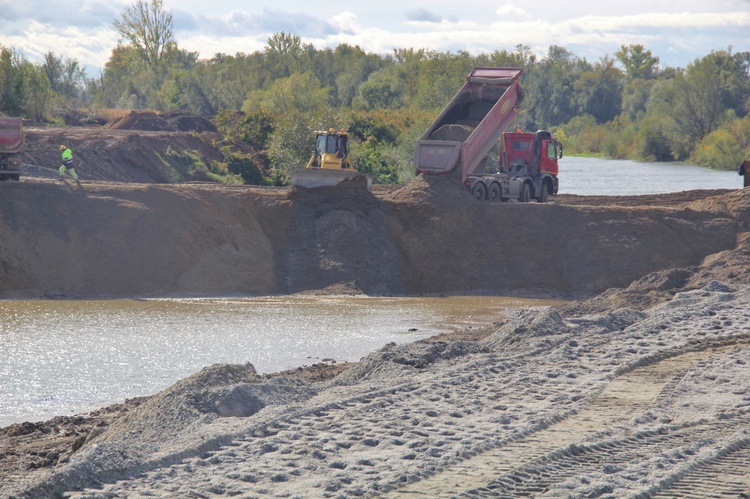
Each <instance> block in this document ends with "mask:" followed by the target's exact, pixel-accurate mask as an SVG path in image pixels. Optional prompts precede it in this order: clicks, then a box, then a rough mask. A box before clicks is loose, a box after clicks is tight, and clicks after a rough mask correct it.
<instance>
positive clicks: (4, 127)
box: [0, 116, 24, 181]
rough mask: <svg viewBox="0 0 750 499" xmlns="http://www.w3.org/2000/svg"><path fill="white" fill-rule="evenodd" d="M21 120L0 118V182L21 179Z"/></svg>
mask: <svg viewBox="0 0 750 499" xmlns="http://www.w3.org/2000/svg"><path fill="white" fill-rule="evenodd" d="M23 138H24V137H23V119H22V118H8V117H5V116H0V181H2V180H9V179H10V180H19V179H20V178H21V156H20V154H19V152H20V151H21V148H22V147H23Z"/></svg>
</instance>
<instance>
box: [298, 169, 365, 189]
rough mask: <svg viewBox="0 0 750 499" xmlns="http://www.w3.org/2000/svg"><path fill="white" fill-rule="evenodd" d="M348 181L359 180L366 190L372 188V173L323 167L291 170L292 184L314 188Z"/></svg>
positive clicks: (332, 185)
mask: <svg viewBox="0 0 750 499" xmlns="http://www.w3.org/2000/svg"><path fill="white" fill-rule="evenodd" d="M345 180H350V181H361V182H363V183H365V181H366V185H367V190H368V191H369V190H371V189H372V175H370V174H369V173H360V172H358V171H357V170H326V169H323V168H306V169H304V170H294V171H292V186H293V187H305V188H307V189H314V188H316V187H334V186H337V185H338V184H339V183H341V182H343V181H345Z"/></svg>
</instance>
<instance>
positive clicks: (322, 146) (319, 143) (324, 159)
mask: <svg viewBox="0 0 750 499" xmlns="http://www.w3.org/2000/svg"><path fill="white" fill-rule="evenodd" d="M348 142H349V135H348V134H347V133H346V132H345V131H344V130H343V129H342V130H341V131H339V132H336V131H334V130H333V129H330V130H328V131H327V132H326V131H318V132H315V152H314V153H313V156H312V158H310V162H309V163H308V165H307V168H325V169H348V168H352V164H351V163H350V161H349V144H348Z"/></svg>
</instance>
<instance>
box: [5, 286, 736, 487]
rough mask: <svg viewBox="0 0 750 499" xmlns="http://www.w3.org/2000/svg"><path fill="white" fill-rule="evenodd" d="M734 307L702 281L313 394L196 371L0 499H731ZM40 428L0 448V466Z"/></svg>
mask: <svg viewBox="0 0 750 499" xmlns="http://www.w3.org/2000/svg"><path fill="white" fill-rule="evenodd" d="M749 301H750V286H746V285H745V286H734V287H733V286H731V285H727V284H725V283H720V282H718V281H711V282H709V283H708V284H707V285H706V286H704V287H703V288H700V289H696V290H692V291H683V292H677V293H676V294H675V295H674V296H673V297H672V298H671V299H670V300H668V301H666V302H662V303H660V304H658V305H655V306H653V307H650V308H648V309H646V310H643V311H641V310H636V309H632V308H619V309H613V310H609V311H607V312H604V313H597V314H587V315H583V316H575V317H574V316H569V315H567V314H566V313H564V312H565V311H564V310H556V309H555V308H549V307H543V308H538V309H519V310H516V311H515V312H514V313H512V314H510V317H509V320H508V321H507V322H506V323H505V324H503V325H496V326H488V327H487V328H486V329H485V330H484V334H483V335H482V337H481V339H480V338H476V337H475V338H474V340H475V341H465V340H463V339H451V338H445V337H444V338H441V339H440V340H439V341H438V340H434V341H424V342H418V343H413V344H409V345H401V346H396V345H387V346H386V347H384V348H382V349H380V350H378V351H376V352H373V353H372V354H370V355H368V356H367V357H365V358H364V359H363V360H362V361H360V362H358V363H356V364H352V365H348V366H336V367H335V368H333V367H330V366H329V367H322V366H318V367H315V368H314V369H311V370H309V371H308V374H312V373H315V372H316V371H317V375H318V376H320V377H319V378H317V379H316V378H315V377H314V376H311V377H308V378H306V379H305V378H302V377H300V376H297V374H299V373H286V375H280V376H272V377H269V376H258V375H256V374H255V373H254V369H253V368H252V366H251V365H215V366H210V367H207V368H205V369H203V370H202V371H201V372H199V373H197V374H195V375H194V376H191V377H189V378H187V379H185V380H182V381H180V382H178V383H176V384H175V385H173V386H172V387H170V388H168V389H166V390H164V391H163V392H160V393H159V394H156V395H154V396H153V397H149V398H145V399H140V400H136V401H130V402H128V403H127V404H125V405H124V406H120V407H113V408H109V409H107V410H103V411H100V412H99V413H97V414H95V415H92V416H91V417H90V418H89V419H88V422H89V425H88V426H81V428H80V430H81V431H80V433H79V435H78V436H77V437H76V438H72V437H73V435H70V437H68V438H69V440H70V441H71V447H70V448H68V449H66V450H61V451H60V452H59V454H58V456H57V461H56V463H55V464H52V465H49V466H47V467H40V468H37V469H32V470H20V469H17V470H15V472H10V471H9V470H8V469H7V467H4V469H3V471H4V477H3V478H4V480H3V487H2V496H3V497H34V498H38V497H60V496H61V495H62V493H63V491H65V493H66V497H76V498H104V497H107V498H112V497H123V498H124V497H145V496H151V495H159V496H172V497H186V496H204V497H209V496H212V495H216V494H219V495H229V496H237V495H241V496H243V497H264V496H292V497H294V496H304V497H352V496H361V495H364V496H372V495H381V494H382V495H384V496H386V497H390V496H393V497H396V496H398V497H409V496H412V495H413V496H417V495H420V494H421V495H424V494H426V495H429V496H431V497H451V496H453V495H457V494H459V493H463V494H466V495H467V496H469V497H490V496H492V495H493V494H495V495H498V494H499V495H501V496H502V495H505V496H515V495H519V494H523V493H528V492H530V491H534V493H535V494H537V495H539V494H543V495H547V496H550V497H554V496H560V495H563V496H571V495H572V496H575V497H584V496H591V495H597V496H600V495H604V496H612V497H622V496H626V495H627V496H631V495H638V494H640V496H641V497H658V496H659V494H660V493H662V492H664V493H667V492H674V493H677V494H678V495H679V491H680V490H683V489H680V487H681V486H682V484H683V483H688V484H689V487H692V489H690V491H691V493H697V494H698V495H700V494H701V490H703V491H704V492H705V493H706V494H708V493H709V492H711V493H716V491H717V490H718V491H720V492H722V493H728V494H732V495H735V496H738V497H740V496H741V494H743V493H747V492H748V491H750V482H749V481H748V477H747V476H746V473H745V470H746V469H747V466H748V465H750V434H749V433H748V430H747V428H748V423H750V392H748V388H747V383H746V373H745V372H746V370H747V363H748V362H750V313H749V312H748V310H749V308H748V305H750V304H749V303H748V302H749ZM578 306H581V307H583V306H584V304H583V303H579V304H578ZM561 312H563V313H562V314H561ZM328 369H335V371H334V372H328V373H327V374H323V373H324V371H327V370H328ZM332 374H335V376H334V377H330V375H332ZM85 419H87V418H81V420H82V421H83V420H85ZM61 422H62V421H58V423H61ZM92 423H93V424H92ZM21 428H23V426H19V427H18V429H19V430H20V429H21ZM45 428H46V429H47V431H48V434H50V433H53V432H55V431H59V429H58V428H56V425H55V421H52V422H49V423H48V424H46V425H40V426H38V427H36V428H35V431H34V432H32V433H29V434H27V435H18V436H15V437H13V436H9V435H7V433H6V435H5V436H3V437H2V440H3V441H4V443H5V444H6V445H7V444H8V442H9V441H11V440H13V439H15V442H16V445H15V446H13V447H12V448H13V452H8V451H7V449H8V447H5V449H6V452H5V453H4V454H3V457H4V458H5V459H3V460H0V463H2V462H5V465H6V466H7V464H8V462H9V460H10V458H11V457H16V458H17V459H18V458H21V457H22V456H23V451H24V442H28V441H31V440H32V439H33V438H34V434H35V433H37V432H38V433H41V432H43V431H45V430H44V429H45ZM85 431H88V433H85ZM37 438H39V437H37ZM13 453H15V454H16V456H12V455H11V454H13ZM50 454H51V453H48V454H47V456H48V457H49V456H50ZM37 457H39V453H37ZM697 475H700V476H702V477H706V476H713V477H715V480H708V479H706V480H701V481H699V482H695V481H693V480H692V478H693V477H694V476H697ZM696 483H698V484H697V485H696ZM707 487H710V490H709V489H708V488H707Z"/></svg>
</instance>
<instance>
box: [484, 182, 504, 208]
mask: <svg viewBox="0 0 750 499" xmlns="http://www.w3.org/2000/svg"><path fill="white" fill-rule="evenodd" d="M487 199H488V200H489V201H490V202H494V203H497V202H499V201H502V200H503V192H502V189H501V188H500V184H498V183H497V182H493V183H492V184H491V185H490V190H489V192H488V193H487Z"/></svg>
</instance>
